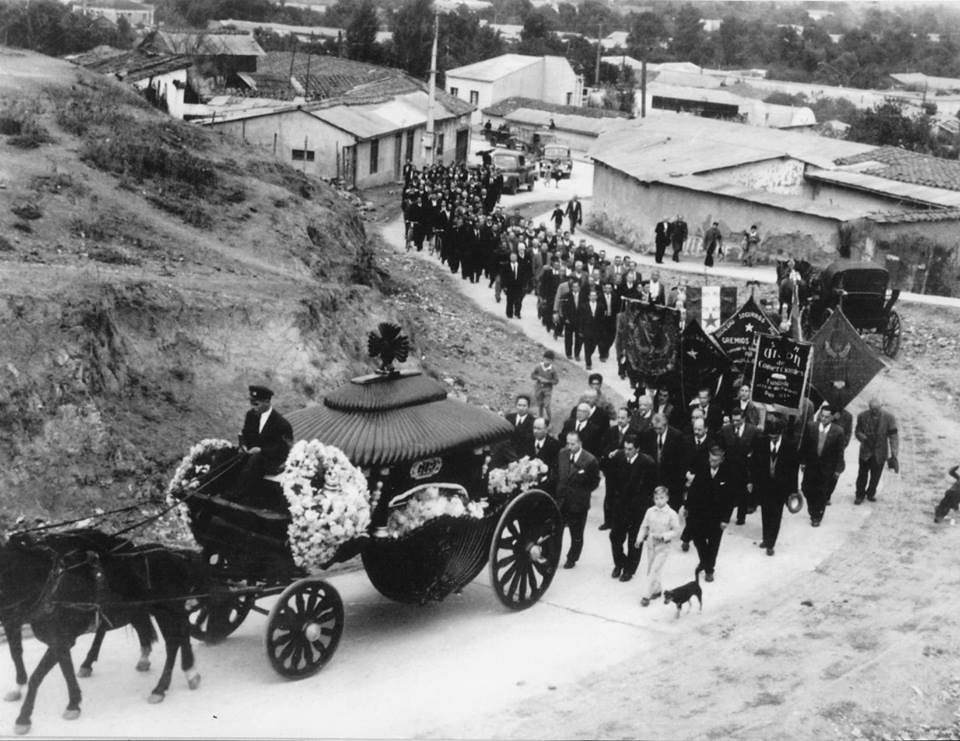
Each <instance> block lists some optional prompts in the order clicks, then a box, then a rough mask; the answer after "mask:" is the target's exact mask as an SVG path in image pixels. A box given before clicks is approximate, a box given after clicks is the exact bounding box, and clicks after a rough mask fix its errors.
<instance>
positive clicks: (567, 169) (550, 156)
mask: <svg viewBox="0 0 960 741" xmlns="http://www.w3.org/2000/svg"><path fill="white" fill-rule="evenodd" d="M556 165H559V166H560V176H561V177H562V178H569V177H570V173H571V172H572V171H573V158H572V157H571V156H570V147H568V146H567V145H566V144H561V143H559V142H554V143H550V144H544V146H543V154H541V155H540V167H541V169H543V170H552V169H553V168H554V167H555V166H556Z"/></svg>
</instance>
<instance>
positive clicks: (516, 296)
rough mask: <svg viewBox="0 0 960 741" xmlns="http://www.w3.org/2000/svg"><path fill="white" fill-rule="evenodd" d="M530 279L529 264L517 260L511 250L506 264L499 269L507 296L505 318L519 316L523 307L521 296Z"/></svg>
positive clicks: (524, 293)
mask: <svg viewBox="0 0 960 741" xmlns="http://www.w3.org/2000/svg"><path fill="white" fill-rule="evenodd" d="M530 280H531V275H530V266H529V265H527V264H526V263H521V262H519V259H518V257H517V253H516V252H511V253H510V256H509V257H508V258H507V264H506V265H504V266H503V269H502V270H501V271H500V283H501V285H502V287H503V292H504V293H505V294H506V297H507V319H512V318H513V317H514V316H516V317H517V319H519V318H520V310H521V309H522V308H523V297H524V295H526V291H527V284H528V283H529V282H530Z"/></svg>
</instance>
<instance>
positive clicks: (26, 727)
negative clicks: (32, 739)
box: [13, 723, 30, 736]
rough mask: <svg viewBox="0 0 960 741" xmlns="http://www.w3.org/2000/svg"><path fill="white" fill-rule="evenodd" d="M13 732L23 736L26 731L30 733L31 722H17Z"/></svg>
mask: <svg viewBox="0 0 960 741" xmlns="http://www.w3.org/2000/svg"><path fill="white" fill-rule="evenodd" d="M13 732H14V733H15V734H17V735H18V736H23V735H24V734H25V733H30V724H29V723H17V724H16V725H15V726H14V727H13Z"/></svg>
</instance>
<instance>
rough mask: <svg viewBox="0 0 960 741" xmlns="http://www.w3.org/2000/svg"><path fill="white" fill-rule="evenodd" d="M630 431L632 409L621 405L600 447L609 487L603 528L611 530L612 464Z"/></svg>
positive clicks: (605, 494) (601, 462)
mask: <svg viewBox="0 0 960 741" xmlns="http://www.w3.org/2000/svg"><path fill="white" fill-rule="evenodd" d="M629 432H630V410H629V409H627V408H626V407H620V408H619V409H618V410H617V423H616V424H615V425H613V426H612V427H611V428H610V429H608V430H607V431H606V433H604V436H603V442H602V443H601V448H600V452H601V455H600V458H599V460H600V470H601V471H602V472H603V475H604V478H605V479H606V481H607V489H606V492H605V493H604V495H603V523H602V524H601V525H600V529H601V530H609V529H610V523H611V522H613V514H612V513H611V511H610V507H611V506H612V504H613V488H612V487H611V486H610V464H611V460H612V459H613V457H614V455H616V453H617V451H619V450H622V449H623V441H624V440H625V439H626V437H627V434H628V433H629Z"/></svg>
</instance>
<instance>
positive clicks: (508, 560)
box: [497, 553, 517, 569]
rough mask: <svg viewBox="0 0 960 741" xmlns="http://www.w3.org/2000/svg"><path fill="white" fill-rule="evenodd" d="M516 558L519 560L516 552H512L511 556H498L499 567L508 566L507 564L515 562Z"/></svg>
mask: <svg viewBox="0 0 960 741" xmlns="http://www.w3.org/2000/svg"><path fill="white" fill-rule="evenodd" d="M516 560H517V556H516V554H515V553H511V554H510V555H509V556H504V557H503V558H498V559H497V568H498V569H501V568H503V567H504V566H506V565H507V564H511V563H513V562H514V561H516Z"/></svg>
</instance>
